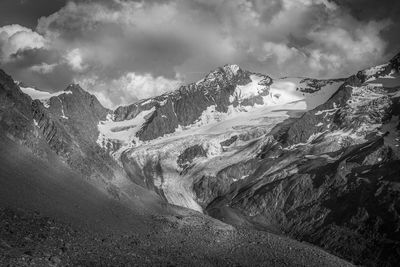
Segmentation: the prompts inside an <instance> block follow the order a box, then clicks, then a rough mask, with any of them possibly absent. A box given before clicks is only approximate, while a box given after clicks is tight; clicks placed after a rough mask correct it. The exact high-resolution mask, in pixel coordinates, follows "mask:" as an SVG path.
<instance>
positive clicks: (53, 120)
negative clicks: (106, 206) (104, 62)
mask: <svg viewBox="0 0 400 267" xmlns="http://www.w3.org/2000/svg"><path fill="white" fill-rule="evenodd" d="M0 81H1V87H0V93H1V116H0V126H1V134H5V135H6V136H7V138H9V139H12V140H13V141H14V142H17V143H20V144H23V145H25V146H26V147H28V148H29V149H30V150H31V151H32V152H33V153H34V154H35V155H37V156H39V157H40V158H42V159H43V160H51V157H54V155H55V154H56V155H58V156H59V157H60V159H61V160H62V161H63V162H64V163H66V164H68V165H69V166H70V167H71V168H72V169H74V170H75V171H77V172H79V173H81V174H82V175H83V176H84V177H86V178H87V179H89V180H90V181H91V182H92V183H93V184H95V185H96V186H98V187H100V189H102V190H105V191H108V193H109V194H110V195H111V196H112V197H116V198H118V197H119V194H120V192H119V191H120V190H119V189H118V188H116V187H115V185H114V182H113V180H115V179H121V177H124V176H126V174H125V172H124V170H123V169H122V168H121V167H120V166H119V164H118V163H117V162H116V161H115V160H114V159H113V158H112V157H111V156H110V155H108V154H107V153H106V152H105V151H103V150H102V149H100V148H99V146H98V145H97V143H96V140H97V137H98V124H99V121H101V120H104V119H105V118H106V115H107V114H108V113H109V112H110V111H109V110H107V109H105V108H104V107H103V106H102V105H101V104H100V103H99V102H98V100H97V99H96V97H94V96H93V95H91V94H89V93H87V92H86V91H84V90H82V89H81V88H80V87H79V86H78V85H71V86H69V87H68V88H67V89H66V90H65V91H61V92H58V93H55V94H50V93H45V92H44V93H45V94H48V95H49V98H45V99H35V100H32V99H31V98H30V97H29V96H28V95H27V94H25V93H24V91H25V92H31V93H32V91H33V92H34V93H33V95H32V96H33V97H34V98H35V97H36V96H35V95H36V93H40V94H44V93H43V92H40V91H37V90H35V89H33V88H24V87H21V88H22V89H23V90H21V88H20V86H24V85H23V84H21V85H20V86H18V84H16V83H15V82H14V81H13V80H12V78H11V77H9V76H8V75H6V74H4V72H1V77H0ZM40 94H39V95H40Z"/></svg>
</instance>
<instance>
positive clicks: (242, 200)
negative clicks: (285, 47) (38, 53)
mask: <svg viewBox="0 0 400 267" xmlns="http://www.w3.org/2000/svg"><path fill="white" fill-rule="evenodd" d="M399 68H400V54H399V55H397V56H396V57H394V58H393V59H392V60H391V61H390V62H388V63H387V64H383V65H380V66H376V67H372V68H369V69H366V70H363V71H360V72H358V73H357V74H356V75H353V76H351V77H349V78H345V79H327V80H317V79H310V78H279V79H275V78H272V77H270V76H268V75H264V74H260V73H253V72H250V71H246V70H243V69H241V68H240V67H238V66H236V65H226V66H223V67H221V68H218V69H216V70H214V71H212V72H210V73H209V74H208V75H206V77H205V78H204V79H202V80H200V81H198V82H196V83H192V84H189V85H186V86H182V87H180V88H178V89H177V90H176V91H173V92H170V93H166V94H163V95H160V96H157V97H153V98H149V99H144V100H141V101H139V102H137V103H134V104H132V105H128V106H122V107H118V108H116V109H115V110H108V109H106V108H104V107H102V106H101V104H100V103H99V102H98V100H97V99H96V97H94V96H93V95H91V94H89V93H88V92H86V91H84V90H83V89H82V88H80V87H79V85H71V86H69V87H68V88H66V89H65V90H64V91H61V92H57V93H53V94H50V93H46V92H42V91H40V90H38V89H35V88H31V87H28V86H26V85H23V84H18V83H15V82H14V81H13V80H12V78H11V77H9V76H8V75H6V74H5V73H3V72H1V73H0V82H1V83H0V85H1V88H0V89H1V90H0V100H1V102H0V104H1V105H0V107H1V113H0V129H1V134H0V136H2V138H3V139H2V140H3V141H2V143H3V144H4V147H6V148H8V147H10V146H11V145H10V144H13V145H12V146H13V147H14V146H17V147H23V148H24V149H27V151H28V152H26V153H28V154H29V153H31V154H32V155H33V156H35V157H39V158H41V160H42V161H44V162H45V164H47V163H48V162H52V160H56V161H57V162H58V163H57V164H61V165H63V166H64V167H65V168H67V169H72V170H73V171H74V173H75V174H74V175H72V176H77V177H81V178H82V179H81V180H84V181H85V183H87V186H89V187H90V188H92V189H90V191H91V190H94V191H95V192H99V194H100V195H101V196H102V197H104V198H106V199H109V200H110V201H113V203H114V201H115V203H116V204H115V205H122V207H128V209H129V210H131V211H132V212H133V214H134V215H129V216H133V217H134V218H136V219H135V220H143V221H147V219H148V218H149V217H146V219H144V217H137V216H136V215H135V214H144V215H145V216H150V219H149V222H151V223H154V220H152V219H151V218H153V217H152V216H167V217H168V218H170V216H178V217H180V216H184V217H185V218H196V219H194V221H197V220H198V218H202V219H201V220H204V221H206V222H207V223H206V224H205V225H212V226H213V227H219V225H220V223H217V222H216V221H213V220H212V219H210V218H209V217H208V216H207V215H210V216H212V217H214V218H216V219H218V220H220V221H223V222H225V223H228V224H231V225H233V226H235V227H237V229H242V230H243V231H245V233H246V234H245V236H246V238H245V239H241V240H242V241H243V240H249V239H248V238H250V236H254V235H253V233H254V231H261V232H257V233H260V235H261V236H263V237H264V236H265V238H276V236H275V235H274V234H278V235H284V236H288V237H290V238H293V239H297V240H299V241H303V242H307V243H311V244H314V245H317V246H319V247H321V248H323V249H325V250H327V251H328V252H330V253H333V254H335V255H337V256H339V257H342V258H344V259H346V260H349V261H351V262H353V263H356V264H363V265H372V266H375V265H379V266H381V265H383V266H385V265H386V266H392V265H396V263H397V258H398V257H399V256H400V255H399V252H398V249H397V248H398V247H399V245H400V244H399V241H400V236H399V229H398V225H399V219H400V218H399V199H400V198H399V196H400V189H399V187H398V184H399V177H400V169H399V167H398V166H400V164H399V150H400V148H399V145H400V135H399V129H400V123H399V112H400V109H399V99H400V94H399V89H400V74H399V72H400V69H399ZM4 140H5V141H4ZM24 155H25V154H24ZM30 161H31V160H30ZM3 162H5V159H4V160H3ZM8 165H10V164H9V163H7V165H4V166H8ZM56 166H58V165H56ZM8 172H10V171H8ZM26 172H27V173H28V172H29V171H26ZM39 176H43V174H40V175H39ZM7 179H9V177H5V178H4V181H8V180H7ZM47 179H48V178H47ZM78 180H79V179H78ZM35 181H36V179H35ZM18 183H24V180H21V181H19V182H18ZM44 184H46V181H45V182H44ZM8 186H10V185H8ZM71 187H72V189H70V190H71V194H72V195H76V198H78V199H79V198H82V197H81V195H80V193H79V190H78V188H79V186H77V185H74V184H72V185H71ZM13 188H17V185H16V184H14V185H13ZM28 188H29V187H28ZM40 188H44V189H43V190H46V189H45V187H43V186H42V185H41V186H40ZM57 188H58V189H57V190H61V188H62V184H57ZM15 190H16V189H15ZM26 194H27V193H26ZM96 194H97V193H96ZM56 195H57V194H56ZM57 197H60V198H64V199H65V200H66V201H70V200H67V198H66V197H65V196H58V195H57V196H51V197H50V198H52V199H55V198H57ZM9 198H10V197H8V196H6V197H5V199H9ZM10 202H12V201H10ZM19 206H22V207H23V206H25V204H21V205H19ZM26 206H28V207H30V205H26ZM179 207H181V208H179ZM186 208H189V209H191V210H194V211H198V212H200V213H196V212H194V211H189V210H188V209H186ZM87 209H89V207H88V208H87ZM93 209H96V208H95V207H93ZM44 210H46V209H44ZM67 210H68V209H67ZM127 213H128V214H130V212H127ZM52 214H53V213H52ZM124 214H125V213H124ZM160 214H161V215H160ZM182 214H183V215H182ZM194 214H196V215H194ZM203 214H204V215H203ZM144 215H143V216H144ZM65 216H67V217H73V216H72V214H71V212H67V213H66V215H65ZM96 216H97V215H94V217H96ZM104 216H105V217H106V218H107V219H105V221H107V220H110V221H112V220H111V219H110V218H109V216H111V217H112V215H109V214H104ZM127 216H128V215H127ZM135 216H136V217H135ZM198 216H200V217H198ZM138 218H139V219H138ZM188 220H189V221H190V220H192V219H188ZM84 221H85V220H84ZM151 223H149V224H151ZM115 225H119V223H115ZM156 225H158V226H160V225H163V224H162V223H159V222H157V223H156ZM185 225H186V226H187V227H191V223H188V224H185ZM222 225H224V226H223V227H225V228H224V229H230V228H229V227H228V226H227V225H226V224H222ZM161 227H165V225H163V226H161ZM117 228H118V227H117ZM144 228H145V227H144ZM167 228H168V227H167ZM200 228H201V230H199V232H196V233H201V234H200V236H204V238H205V239H207V238H211V236H210V234H211V233H210V232H207V231H206V230H205V228H204V227H203V226H201V227H200ZM261 233H262V234H261ZM271 233H274V234H271ZM205 239H202V240H205ZM118 242H119V241H118ZM280 242H281V243H282V241H280ZM285 242H286V241H284V244H286V243H285ZM281 243H280V244H281ZM263 244H264V243H263ZM264 245H265V244H264ZM264 245H263V246H264ZM296 246H297V247H298V248H300V247H299V246H298V245H296ZM261 247H262V246H261ZM306 247H308V246H306ZM263 249H264V250H263V251H264V252H263V253H266V254H265V255H270V254H269V253H270V252H269V251H268V249H267V248H263ZM296 251H300V250H296ZM240 253H244V252H243V251H241V252H240ZM288 254H290V253H288ZM240 255H243V254H240ZM246 255H248V254H246ZM290 255H292V254H290ZM295 255H298V254H297V252H296V253H295ZM288 257H292V256H288ZM257 259H258V260H259V259H260V258H257ZM332 259H333V258H329V259H328V260H327V261H326V262H325V263H324V264H322V263H321V262H319V263H316V265H325V264H333V261H330V260H332ZM255 260H256V259H255ZM308 260H309V264H307V265H313V264H314V263H315V261H314V256H310V257H309V258H308ZM235 262H236V263H238V261H237V259H235ZM312 262H314V263H312ZM242 263H243V262H242ZM251 263H252V264H254V263H255V262H251ZM291 263H294V262H293V261H292V262H291ZM246 264H250V263H249V262H247V263H246ZM341 264H345V263H344V262H342V263H340V265H341Z"/></svg>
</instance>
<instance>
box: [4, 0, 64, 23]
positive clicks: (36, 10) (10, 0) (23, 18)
mask: <svg viewBox="0 0 400 267" xmlns="http://www.w3.org/2000/svg"><path fill="white" fill-rule="evenodd" d="M66 2H67V0H1V1H0V10H1V16H0V26H3V25H8V24H20V25H23V26H25V27H29V28H32V29H33V28H35V27H36V24H37V20H38V18H40V17H42V16H48V15H50V14H52V13H54V12H56V11H57V10H59V9H60V8H62V7H63V6H64V5H65V3H66Z"/></svg>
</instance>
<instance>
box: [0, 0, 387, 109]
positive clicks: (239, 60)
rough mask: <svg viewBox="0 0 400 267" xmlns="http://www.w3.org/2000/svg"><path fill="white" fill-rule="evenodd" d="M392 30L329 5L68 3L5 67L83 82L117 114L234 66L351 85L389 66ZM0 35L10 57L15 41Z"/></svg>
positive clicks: (35, 78)
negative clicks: (351, 79) (366, 70)
mask: <svg viewBox="0 0 400 267" xmlns="http://www.w3.org/2000/svg"><path fill="white" fill-rule="evenodd" d="M343 1H344V0H343ZM391 23H392V21H391V20H390V19H387V18H383V17H380V18H374V19H373V20H360V19H358V18H356V17H355V16H354V14H353V13H352V12H351V10H350V9H349V8H347V7H342V6H341V4H340V3H339V2H338V1H335V2H334V1H330V0H271V1H263V0H230V1H226V0H214V1H209V0H168V1H158V0H149V1H128V0H110V1H104V0H102V1H101V0H97V1H83V0H81V1H70V2H69V3H68V4H66V5H65V6H64V7H63V8H61V9H60V10H59V11H57V12H55V13H54V14H52V15H50V16H47V17H43V18H41V19H40V20H39V22H38V25H37V28H36V29H35V31H30V30H29V29H27V30H24V31H23V32H24V34H25V36H24V37H20V38H21V39H23V40H24V41H23V42H19V43H18V44H16V43H13V45H11V46H9V47H11V48H12V49H11V48H7V49H8V50H7V49H4V51H6V52H2V54H4V55H5V56H4V58H7V60H5V59H2V61H3V63H4V62H7V64H6V68H8V69H10V70H12V71H13V74H15V75H17V78H19V79H29V80H26V81H25V80H24V81H25V82H26V83H30V82H32V83H33V82H35V83H36V84H33V85H36V86H43V88H44V89H48V90H54V89H55V88H57V89H61V88H62V87H65V86H66V84H65V83H66V82H67V81H68V80H69V82H72V81H75V82H79V83H82V86H83V87H86V89H88V90H89V91H91V92H94V93H95V94H96V95H98V96H99V97H100V98H101V101H102V102H103V103H105V104H106V105H107V106H109V107H114V106H116V105H120V104H127V103H129V102H131V101H135V100H136V99H141V98H146V97H150V96H154V95H158V94H161V93H164V92H165V91H168V90H172V89H174V88H177V86H178V85H179V84H182V83H188V82H193V81H196V80H198V79H201V78H202V77H203V76H204V75H205V74H206V73H207V72H209V71H210V70H212V69H213V68H216V67H218V66H221V65H223V64H229V63H235V64H239V65H240V66H242V67H243V68H245V69H249V70H252V71H257V72H262V73H266V74H270V75H272V76H275V77H276V76H311V77H317V78H318V77H338V76H348V75H350V74H353V73H354V72H356V71H357V70H359V69H360V68H363V67H367V66H369V65H374V64H377V63H380V62H381V61H382V60H383V58H384V57H386V54H385V53H386V48H387V42H386V41H385V40H384V39H383V38H382V32H385V31H386V30H387V28H388V27H390V25H392V24H391ZM6 27H8V26H6ZM10 27H11V26H10ZM13 27H16V28H18V26H15V25H14V26H13ZM3 28H4V27H3ZM11 28H12V27H11ZM1 36H3V37H1V38H0V45H1V47H2V51H3V47H6V46H5V44H7V43H8V44H11V41H10V36H11V35H10V34H8V33H6V35H5V34H3V35H1ZM18 51H19V52H18ZM46 79H49V81H48V82H47V83H46ZM57 81H58V82H57Z"/></svg>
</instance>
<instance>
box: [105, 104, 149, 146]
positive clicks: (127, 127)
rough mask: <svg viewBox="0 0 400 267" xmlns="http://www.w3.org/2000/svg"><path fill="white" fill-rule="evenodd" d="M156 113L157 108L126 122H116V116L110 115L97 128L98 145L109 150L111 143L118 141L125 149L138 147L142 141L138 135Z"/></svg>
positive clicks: (141, 113)
mask: <svg viewBox="0 0 400 267" xmlns="http://www.w3.org/2000/svg"><path fill="white" fill-rule="evenodd" d="M154 111H155V107H153V108H151V109H149V110H145V111H142V112H140V113H139V114H138V115H137V116H136V117H135V118H133V119H130V120H125V121H114V116H113V115H108V116H107V118H106V120H105V121H100V122H99V124H98V126H97V127H98V129H99V132H100V133H99V137H98V139H97V144H98V145H100V146H101V147H103V148H107V145H108V143H109V142H110V141H111V142H112V141H117V142H118V143H120V144H122V146H123V147H122V148H123V149H126V148H127V147H126V146H128V147H130V146H135V145H138V144H139V143H140V140H139V138H138V137H137V136H136V134H137V133H138V131H139V130H140V129H141V128H142V126H143V124H144V123H145V122H146V119H147V118H148V116H150V115H151V114H152V113H153V112H154Z"/></svg>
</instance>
